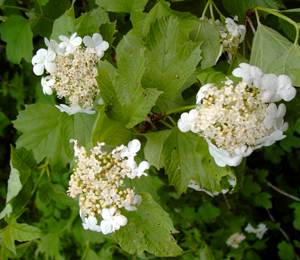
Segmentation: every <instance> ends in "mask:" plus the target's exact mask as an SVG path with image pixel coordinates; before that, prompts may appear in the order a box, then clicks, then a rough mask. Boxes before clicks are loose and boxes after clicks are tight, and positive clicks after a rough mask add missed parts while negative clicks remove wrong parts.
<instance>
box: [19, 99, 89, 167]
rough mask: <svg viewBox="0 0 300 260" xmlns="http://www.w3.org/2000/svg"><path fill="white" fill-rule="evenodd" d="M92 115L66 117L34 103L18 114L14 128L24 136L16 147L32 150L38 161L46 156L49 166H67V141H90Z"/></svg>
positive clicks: (50, 108)
mask: <svg viewBox="0 0 300 260" xmlns="http://www.w3.org/2000/svg"><path fill="white" fill-rule="evenodd" d="M94 119H95V118H94V116H91V115H87V114H76V115H74V116H69V115H67V114H66V113H62V112H60V111H59V110H58V109H57V108H56V107H54V106H51V105H47V104H39V103H36V104H33V105H29V106H27V107H26V109H25V110H24V111H21V112H20V114H19V116H18V117H17V120H16V121H14V126H15V128H16V129H17V130H19V131H20V132H22V133H23V134H22V135H21V136H20V137H19V138H18V140H17V147H25V148H26V149H31V150H32V151H33V153H34V156H35V158H36V160H37V161H38V162H40V161H41V160H42V159H43V158H45V157H47V158H48V159H49V160H50V162H52V163H54V164H55V163H67V162H68V161H69V160H70V159H71V157H72V150H71V145H70V143H69V142H70V139H72V138H73V139H78V140H79V142H80V143H81V144H82V145H88V144H89V142H90V140H89V139H90V132H91V130H92V125H93V122H94Z"/></svg>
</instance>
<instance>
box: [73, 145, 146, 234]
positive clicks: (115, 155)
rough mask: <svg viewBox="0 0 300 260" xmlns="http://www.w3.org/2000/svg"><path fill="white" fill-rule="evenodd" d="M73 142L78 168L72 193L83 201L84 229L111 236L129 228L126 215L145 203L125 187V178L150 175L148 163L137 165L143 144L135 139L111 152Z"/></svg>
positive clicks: (99, 147)
mask: <svg viewBox="0 0 300 260" xmlns="http://www.w3.org/2000/svg"><path fill="white" fill-rule="evenodd" d="M71 142H73V143H74V156H75V167H74V172H73V174H72V175H71V177H70V181H69V189H68V194H69V196H70V197H72V198H77V197H78V198H79V207H80V217H81V219H82V221H83V227H84V228H85V229H90V230H93V231H97V232H102V233H103V234H109V233H112V232H114V231H116V230H118V229H120V228H121V227H122V226H125V225H126V224H127V218H126V217H125V216H124V215H123V214H122V212H123V211H126V210H127V211H133V210H136V209H137V207H138V205H139V204H140V203H141V200H142V198H141V196H139V195H138V194H135V192H134V189H133V188H129V187H128V186H127V185H126V184H125V179H126V178H130V179H133V178H137V177H140V176H142V175H146V173H145V172H144V171H145V170H146V168H147V169H148V168H149V164H148V163H147V162H145V161H143V162H142V163H140V164H139V166H137V165H138V164H137V163H136V162H135V157H136V155H137V152H138V151H139V150H140V147H141V144H140V142H139V141H138V140H136V139H135V140H132V141H131V142H129V144H128V145H127V146H124V145H120V146H118V147H116V148H115V149H113V150H112V151H111V152H108V151H106V150H105V144H104V143H98V144H97V145H96V146H95V147H93V148H92V149H90V150H89V151H87V150H86V149H85V148H84V147H80V146H78V143H77V141H76V140H71ZM133 162H134V163H133ZM146 166H147V167H146ZM139 167H140V168H142V169H141V170H140V171H141V172H139V170H138V169H139ZM97 223H100V225H98V224H97Z"/></svg>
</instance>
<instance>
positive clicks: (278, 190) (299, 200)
mask: <svg viewBox="0 0 300 260" xmlns="http://www.w3.org/2000/svg"><path fill="white" fill-rule="evenodd" d="M267 185H268V186H269V187H270V188H272V189H273V190H275V191H277V192H278V193H280V194H282V195H284V196H286V197H288V198H290V199H293V200H295V201H298V202H300V198H298V197H296V196H294V195H291V194H289V193H287V192H285V191H283V190H281V189H279V188H278V187H276V186H274V185H273V184H272V183H270V182H267Z"/></svg>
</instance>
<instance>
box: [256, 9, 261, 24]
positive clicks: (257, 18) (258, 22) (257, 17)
mask: <svg viewBox="0 0 300 260" xmlns="http://www.w3.org/2000/svg"><path fill="white" fill-rule="evenodd" d="M254 11H255V16H256V21H257V24H259V25H261V23H260V20H259V15H258V12H257V10H256V9H254Z"/></svg>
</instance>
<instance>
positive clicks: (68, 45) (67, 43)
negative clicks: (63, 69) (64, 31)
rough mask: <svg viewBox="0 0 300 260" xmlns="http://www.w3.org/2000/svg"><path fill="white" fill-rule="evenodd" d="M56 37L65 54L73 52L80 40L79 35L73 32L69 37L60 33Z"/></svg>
mask: <svg viewBox="0 0 300 260" xmlns="http://www.w3.org/2000/svg"><path fill="white" fill-rule="evenodd" d="M58 38H59V39H60V40H61V43H59V45H58V46H59V48H61V49H63V50H64V51H65V54H70V53H73V52H74V51H75V50H76V49H77V47H79V46H80V44H81V42H82V39H81V37H79V36H77V33H73V34H72V35H71V37H70V38H68V37H67V36H65V35H60V36H58Z"/></svg>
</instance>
